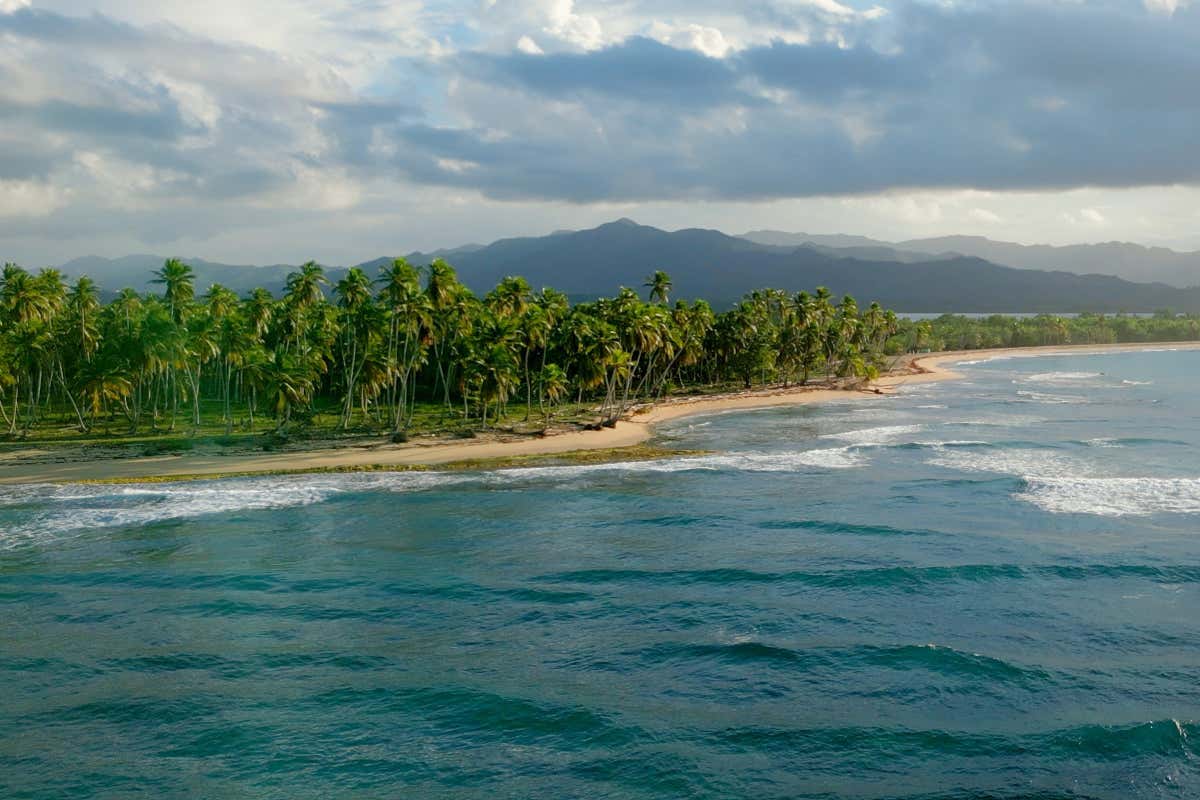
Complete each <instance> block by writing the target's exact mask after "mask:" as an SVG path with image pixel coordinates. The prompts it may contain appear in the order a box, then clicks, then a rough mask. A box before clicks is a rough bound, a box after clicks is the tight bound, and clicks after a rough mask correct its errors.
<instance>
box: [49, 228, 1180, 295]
mask: <svg viewBox="0 0 1200 800" xmlns="http://www.w3.org/2000/svg"><path fill="white" fill-rule="evenodd" d="M847 252H851V253H854V254H857V255H860V256H862V257H859V258H851V257H847V255H846V254H847ZM889 252H890V251H889V249H888V248H882V249H881V248H878V247H875V246H873V245H854V246H852V247H851V248H849V249H848V250H847V249H845V248H833V249H831V248H829V247H828V246H826V245H805V246H800V247H790V246H782V245H764V244H756V243H754V242H751V241H748V240H746V239H742V238H738V237H733V236H727V235H726V234H724V233H721V232H719V231H714V230H701V229H688V230H681V231H674V232H667V231H662V230H658V229H657V228H651V227H647V226H644V225H638V224H636V223H634V222H632V221H630V220H619V221H617V222H612V223H609V224H607V225H601V226H600V227H598V228H593V229H590V230H584V231H574V232H559V233H555V234H552V235H550V236H543V237H522V238H514V239H502V240H500V241H497V242H494V243H492V244H490V245H487V246H477V245H472V246H467V247H463V248H455V249H453V250H444V251H439V252H438V253H428V254H423V253H413V254H411V255H410V256H409V258H410V260H411V261H413V263H415V264H418V265H419V264H426V263H428V262H429V261H430V260H431V259H432V258H433V257H437V256H439V255H440V256H441V257H444V258H447V260H449V261H450V262H451V263H452V264H453V265H454V266H455V267H456V268H457V269H458V272H459V275H460V277H461V278H462V280H463V281H464V282H465V283H466V284H467V285H468V286H470V287H471V288H472V289H473V290H475V291H476V292H478V293H480V294H483V293H486V292H487V291H488V290H490V289H491V288H492V287H493V286H494V285H495V284H496V283H497V282H498V281H499V280H500V279H501V278H503V277H505V276H506V275H523V276H524V277H525V278H526V279H527V280H528V281H529V283H530V284H531V285H532V286H533V287H534V288H535V289H537V288H541V287H543V286H552V287H555V288H557V289H560V290H562V291H565V292H567V294H568V295H570V296H571V297H572V298H573V299H576V300H582V299H591V298H595V297H598V296H601V295H611V294H612V293H613V292H614V291H616V289H617V287H619V286H629V287H632V288H635V289H636V290H637V291H639V292H644V289H643V288H642V284H643V283H644V281H645V278H646V276H647V275H649V274H650V273H651V272H653V271H654V270H656V269H663V270H666V271H667V272H669V273H670V274H671V276H672V277H673V279H674V282H675V296H677V297H686V298H698V297H702V298H705V299H707V300H709V301H710V302H712V303H713V304H714V305H715V306H718V307H726V306H728V305H730V304H732V303H733V302H735V301H736V300H737V299H738V298H739V297H740V296H741V295H743V294H744V293H746V292H748V291H750V290H752V289H755V288H762V287H777V288H781V289H786V290H788V291H798V290H800V289H808V290H812V289H814V288H815V287H817V286H820V285H824V286H828V287H829V288H830V289H831V290H832V291H833V292H834V293H835V294H839V295H840V294H842V293H849V294H852V295H854V296H855V297H856V298H857V299H858V300H859V301H860V302H861V303H867V302H870V301H872V300H878V301H879V302H880V303H883V304H884V305H886V306H889V307H891V308H894V309H897V310H899V311H907V312H940V311H961V312H1018V311H1021V312H1031V311H1048V312H1055V311H1062V312H1066V311H1105V312H1115V311H1153V310H1156V309H1159V308H1167V307H1169V308H1174V309H1177V310H1180V311H1200V289H1194V290H1180V289H1176V288H1173V287H1170V286H1166V285H1163V284H1135V283H1130V282H1127V281H1124V280H1121V279H1118V278H1114V277H1111V276H1100V275H1076V274H1071V273H1068V272H1045V271H1033V270H1018V269H1013V268H1010V267H1005V266H999V265H996V264H993V263H990V262H988V261H985V260H983V259H979V258H973V257H965V256H947V255H940V256H933V257H929V258H927V259H925V260H921V259H920V258H918V257H915V256H913V254H912V253H908V254H907V255H906V256H905V258H904V260H899V259H897V258H883V257H878V256H879V255H886V254H888V253H889ZM388 260H390V259H387V258H379V259H375V260H373V261H369V262H364V263H363V264H362V266H363V268H364V269H366V270H367V272H368V273H369V274H370V275H371V276H372V277H374V276H375V275H376V274H377V273H378V269H379V266H380V265H382V264H384V263H386V262H387V261H388ZM162 261H163V259H162V258H161V257H159V256H128V257H126V258H121V259H113V260H109V259H99V258H85V259H77V260H76V261H73V262H70V263H69V264H66V265H64V267H63V269H64V271H65V272H67V273H68V274H69V275H70V276H72V277H74V276H77V275H79V274H82V273H87V274H90V275H91V277H92V278H94V279H95V280H96V281H97V282H98V283H99V284H100V285H101V286H102V287H103V288H104V289H105V290H106V293H111V292H114V291H116V290H117V289H120V288H121V287H124V286H133V287H134V288H137V289H140V290H143V291H145V290H152V291H159V290H160V287H157V286H155V285H154V284H152V283H151V280H152V272H153V271H154V270H155V269H157V268H158V267H160V266H161V264H162ZM188 263H190V264H192V266H193V267H194V268H195V269H196V274H197V280H196V288H197V291H198V292H199V293H203V292H204V291H206V290H207V289H208V287H209V286H210V285H211V284H212V283H214V282H219V283H222V284H224V285H226V286H228V287H229V288H231V289H233V290H235V291H237V292H238V293H245V292H247V291H249V290H250V289H252V288H254V287H256V286H264V287H266V288H267V289H270V290H272V291H274V292H277V293H278V292H280V291H281V290H282V289H283V286H284V283H285V281H286V278H287V274H288V273H289V272H291V271H292V270H293V269H295V267H293V266H288V265H274V266H269V267H250V266H235V265H230V264H218V263H213V262H208V261H203V260H199V259H193V260H189V262H188ZM326 274H327V275H328V277H329V279H330V282H331V283H335V282H336V281H337V280H338V279H340V278H341V277H342V276H343V275H344V274H345V268H338V267H334V268H328V269H327V270H326Z"/></svg>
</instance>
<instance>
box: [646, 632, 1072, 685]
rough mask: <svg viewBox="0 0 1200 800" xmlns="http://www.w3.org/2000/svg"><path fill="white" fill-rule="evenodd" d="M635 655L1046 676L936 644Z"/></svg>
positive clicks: (721, 647)
mask: <svg viewBox="0 0 1200 800" xmlns="http://www.w3.org/2000/svg"><path fill="white" fill-rule="evenodd" d="M639 656H640V657H641V658H643V659H644V660H647V661H655V662H658V661H707V660H713V661H723V662H728V663H732V664H760V665H764V666H775V667H783V668H801V669H813V668H820V667H826V668H836V669H839V670H840V671H845V672H853V671H857V670H860V669H861V668H862V667H863V666H871V667H882V668H885V669H893V670H904V671H909V670H925V671H928V672H936V673H938V674H941V675H946V676H951V677H962V678H980V679H986V680H989V681H1006V682H1014V683H1026V684H1032V683H1037V682H1044V681H1046V680H1048V678H1049V676H1048V674H1047V673H1046V672H1044V671H1043V670H1040V669H1037V668H1034V667H1022V666H1019V665H1017V664H1013V663H1011V662H1008V661H1005V660H1003V659H999V658H995V657H991V656H985V655H981V654H979V653H969V652H965V651H962V650H956V649H955V648H953V647H946V646H943V645H937V644H920V645H897V646H880V645H860V646H856V647H844V648H830V647H805V648H793V647H787V646H784V645H778V644H769V643H767V642H760V641H753V640H748V641H734V642H727V643H726V642H717V643H687V642H669V643H662V644H658V645H654V646H651V647H649V648H646V649H645V650H643V651H642V652H640V653H639Z"/></svg>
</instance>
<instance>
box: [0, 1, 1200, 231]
mask: <svg viewBox="0 0 1200 800" xmlns="http://www.w3.org/2000/svg"><path fill="white" fill-rule="evenodd" d="M91 3H92V4H93V5H94V8H95V13H88V14H87V15H86V16H83V15H80V13H79V4H78V2H77V0H39V3H38V4H37V5H36V8H34V7H30V6H29V4H28V3H25V2H18V1H16V0H0V186H2V187H4V189H5V190H6V191H8V193H9V194H10V198H8V199H6V201H5V203H4V204H3V208H4V211H3V212H2V213H3V214H5V215H6V216H5V218H6V219H9V220H11V219H13V211H12V209H14V208H17V207H19V206H21V203H22V202H23V203H24V204H25V205H26V206H27V207H28V209H30V215H27V217H29V218H36V220H38V221H39V224H41V223H44V224H45V225H46V230H47V231H49V230H51V228H53V226H55V225H57V226H58V229H59V231H60V232H61V235H62V237H69V236H72V235H85V233H86V235H94V234H95V231H96V230H98V229H101V228H103V227H104V226H105V225H108V226H109V227H112V226H117V225H122V226H129V228H130V229H131V230H132V232H133V233H132V234H131V235H136V236H137V237H140V239H141V240H143V241H149V240H154V241H162V240H171V239H172V237H176V238H186V237H188V236H195V235H198V234H197V232H198V231H207V232H212V231H221V230H223V229H225V230H229V231H237V230H246V231H249V230H250V229H251V228H252V227H254V226H262V225H264V224H270V225H275V226H281V227H279V230H285V229H286V230H287V231H289V232H294V231H296V230H308V231H311V232H312V233H311V235H312V237H313V238H314V239H319V238H320V236H321V232H322V231H325V230H328V231H332V232H336V231H337V230H339V229H340V228H339V227H338V226H359V225H366V224H368V221H369V222H370V223H371V224H381V223H380V222H379V221H380V220H381V219H383V218H384V217H385V216H386V211H387V209H389V208H396V207H398V204H399V203H400V200H399V198H407V197H416V196H420V197H422V198H423V203H424V205H423V206H422V208H424V209H425V210H426V213H429V214H433V213H436V212H437V211H438V210H442V211H445V212H446V213H451V212H452V211H454V210H455V209H459V208H469V207H476V208H487V209H488V211H489V213H493V212H494V209H495V208H496V207H497V202H503V203H510V204H513V203H518V202H519V203H529V204H542V206H541V207H544V208H549V207H554V208H564V209H568V210H565V211H563V212H562V213H563V215H564V216H570V215H571V214H574V213H576V212H575V211H572V210H569V209H571V208H574V207H575V206H579V205H581V204H592V205H593V206H594V207H596V208H604V209H608V208H615V207H617V206H620V205H621V204H639V203H641V204H649V203H654V204H672V203H673V204H678V205H682V204H694V203H695V201H698V200H702V201H706V202H709V203H766V202H772V201H781V202H782V201H791V200H794V199H796V198H825V197H839V198H845V197H853V198H868V199H870V202H875V205H874V206H873V208H874V209H875V210H876V212H877V213H878V214H880V215H889V216H890V218H891V219H893V220H896V221H898V222H899V223H903V224H911V225H922V226H926V227H930V226H938V225H950V224H971V223H974V224H989V225H997V226H998V225H1001V224H1009V222H1011V221H1012V220H1013V218H1014V215H1013V214H1012V213H1011V210H1010V209H1006V208H1004V207H1003V206H1001V205H998V204H996V203H994V202H993V201H992V200H991V199H989V200H987V201H985V202H984V203H982V204H973V201H971V202H968V201H963V202H961V203H959V202H957V201H955V202H949V201H946V200H945V199H944V198H945V197H947V196H951V195H952V194H953V193H955V192H959V191H960V190H967V189H979V190H987V191H992V192H1016V191H1027V192H1059V191H1061V190H1064V189H1075V188H1081V187H1090V188H1091V189H1096V188H1111V189H1128V188H1130V187H1147V186H1166V185H1200V158H1197V155H1196V148H1195V131H1196V130H1198V129H1200V107H1197V106H1196V104H1195V103H1194V102H1192V100H1191V98H1192V96H1193V95H1194V93H1195V88H1194V86H1193V85H1192V84H1193V83H1194V76H1195V75H1196V74H1200V14H1197V13H1196V8H1195V7H1194V6H1189V5H1188V4H1187V3H1186V2H1183V1H1182V0H1148V1H1147V2H1145V3H1143V2H1142V0H1091V1H1090V2H1087V3H1078V2H1071V3H1064V2H1061V1H1060V0H1012V1H1011V2H1009V1H1005V2H1001V0H973V1H972V2H969V3H966V2H938V3H931V2H923V1H921V0H897V1H896V2H890V3H886V4H885V6H886V7H882V6H876V5H874V4H871V3H869V2H865V1H864V0H853V1H852V0H747V2H745V3H738V4H730V3H727V2H721V1H720V0H656V1H655V2H650V1H649V0H627V1H626V2H622V3H606V2H600V0H483V2H481V3H478V4H477V3H474V2H473V1H472V2H468V0H397V1H396V2H387V3H384V2H376V0H365V1H364V0H261V2H258V3H253V4H246V3H241V2H237V1H236V0H211V2H210V3H206V4H203V6H198V5H196V4H195V3H192V2H190V0H161V2H158V3H154V4H146V3H138V2H134V1H133V0H91ZM91 8H92V6H89V12H90V11H91ZM14 197H19V198H23V200H22V201H21V202H18V201H16V200H13V199H12V198H14ZM439 197H443V198H445V199H444V201H443V202H442V204H441V205H438V204H437V203H438V201H437V198H439ZM938 198H942V199H938ZM838 202H839V201H836V200H835V201H833V206H835V207H841V206H838ZM1092 202H1094V203H1095V205H1094V206H1091V205H1084V204H1081V203H1078V202H1074V201H1073V202H1072V204H1071V206H1070V207H1069V208H1067V209H1055V210H1054V211H1053V212H1051V213H1049V215H1048V217H1047V218H1048V219H1051V220H1057V219H1059V218H1060V215H1062V214H1069V215H1070V219H1071V220H1074V223H1075V224H1078V225H1080V226H1085V225H1088V224H1090V225H1099V224H1102V223H1101V222H1097V221H1095V220H1089V218H1088V215H1086V214H1085V213H1084V212H1085V211H1087V210H1088V209H1089V208H1090V209H1091V210H1096V209H1099V208H1103V209H1105V211H1106V213H1105V214H1104V215H1102V216H1104V217H1105V219H1106V220H1107V222H1106V223H1104V224H1109V225H1111V224H1114V223H1115V214H1113V213H1108V212H1109V210H1110V208H1111V205H1110V204H1109V203H1108V202H1106V201H1103V200H1095V201H1092V200H1089V201H1088V203H1089V204H1090V203H1092ZM600 204H605V205H603V206H601V205H600ZM452 205H453V208H451V206H452ZM984 206H986V207H984ZM513 207H517V206H513ZM691 207H696V206H694V205H692V206H691ZM846 207H847V208H848V207H849V206H846ZM331 211H336V212H337V214H336V218H335V217H334V215H332V214H330V213H329V212H331ZM321 213H324V214H325V216H324V217H321V216H320V215H321ZM463 213H465V212H463ZM597 213H599V212H597ZM31 215H32V216H31ZM988 215H992V216H994V217H995V219H993V218H992V216H988ZM1063 219H1065V217H1063ZM189 220H190V221H189ZM323 226H325V227H323ZM747 227H750V226H747ZM10 230H16V229H10ZM30 230H31V229H30ZM29 235H30V236H32V235H34V234H29ZM230 235H231V236H232V234H230ZM245 235H246V236H250V235H251V234H250V233H246V234H245ZM254 235H259V234H258V233H257V232H256V233H255V234H254ZM263 235H265V234H263ZM47 236H50V234H47ZM463 238H474V237H473V236H465V237H463Z"/></svg>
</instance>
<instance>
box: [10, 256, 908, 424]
mask: <svg viewBox="0 0 1200 800" xmlns="http://www.w3.org/2000/svg"><path fill="white" fill-rule="evenodd" d="M154 282H155V285H156V287H157V291H153V292H150V293H146V294H139V293H138V292H135V291H133V290H131V289H124V290H121V291H119V292H117V293H116V294H114V295H111V296H109V297H107V298H104V299H102V295H101V290H100V287H98V286H97V285H96V284H95V283H94V282H93V281H92V280H90V279H89V278H87V277H81V278H79V279H78V280H76V281H74V282H73V283H70V284H68V283H67V281H66V280H64V277H63V276H62V274H60V273H59V272H58V271H56V270H53V269H45V270H41V271H40V272H37V273H33V272H30V271H27V270H25V269H23V268H21V267H19V266H17V265H15V264H7V265H5V267H4V271H3V275H2V276H0V419H2V421H3V425H4V431H6V432H7V434H8V435H10V436H21V437H28V436H30V435H31V434H33V433H34V432H35V431H46V430H50V429H55V430H60V431H62V430H67V429H71V430H73V431H76V432H88V431H92V430H94V429H99V430H101V431H104V432H109V433H112V434H114V435H122V436H130V435H150V434H167V433H172V432H177V434H188V433H194V432H196V431H198V430H200V429H201V428H206V429H208V430H211V429H212V428H213V427H214V420H216V421H217V422H216V423H215V427H217V428H218V429H219V430H220V431H221V432H223V433H224V434H226V435H232V434H235V433H248V432H253V431H256V430H262V429H263V428H264V427H266V428H268V429H270V430H274V431H277V432H281V431H287V430H289V429H296V428H303V427H311V426H313V425H314V424H317V425H319V426H324V427H325V428H329V429H333V430H336V431H342V432H353V431H371V432H376V433H378V432H390V433H392V434H393V435H394V436H395V437H396V438H397V439H403V438H404V437H405V436H406V435H407V434H408V433H409V432H410V431H413V430H415V429H418V428H420V429H428V428H430V427H441V428H454V426H459V427H460V428H461V427H464V426H472V427H485V428H486V427H489V426H494V425H496V424H497V423H498V422H501V421H504V422H506V423H509V424H522V423H523V424H525V425H526V427H527V428H532V429H536V428H538V427H544V426H545V425H547V424H548V423H549V422H550V421H551V420H552V419H553V418H554V416H555V414H556V413H559V412H560V411H561V409H562V407H563V406H564V405H570V406H572V407H573V408H574V409H575V410H576V411H577V412H580V413H582V414H583V415H584V416H590V417H591V418H593V419H594V420H596V421H597V422H608V423H610V424H611V422H612V421H613V420H615V419H617V418H618V417H620V416H621V415H622V414H624V413H626V411H627V410H628V409H629V408H630V407H631V406H633V405H634V404H637V403H642V402H646V401H648V400H652V399H655V398H659V397H661V396H663V395H664V394H669V393H678V392H685V391H697V390H699V389H701V388H702V387H708V388H711V387H717V386H723V385H726V384H732V385H735V386H738V387H750V386H753V385H756V384H764V383H772V382H782V383H793V382H796V383H806V382H809V381H811V380H814V379H816V378H820V379H822V380H825V379H838V378H861V377H870V376H873V375H875V374H876V373H877V371H878V370H879V369H880V368H881V366H883V364H884V358H885V354H886V353H887V352H888V351H889V349H891V350H895V348H896V344H895V334H896V333H897V332H898V331H899V330H900V329H901V322H900V320H898V319H897V318H896V316H895V314H893V313H892V312H890V311H886V310H884V309H882V308H880V307H879V306H878V304H871V305H870V306H869V307H867V308H866V309H865V310H864V309H860V308H859V306H858V304H857V303H856V302H855V300H854V299H853V298H851V297H843V298H841V299H840V300H839V299H835V298H834V297H833V296H832V295H831V293H830V292H829V291H828V290H826V289H824V288H819V289H817V290H816V291H815V292H813V293H811V294H810V293H807V292H800V293H798V294H794V295H793V294H789V293H786V292H783V291H779V290H759V291H755V292H752V293H750V294H749V295H747V296H746V297H745V298H744V299H743V300H742V301H741V302H739V303H738V304H737V305H735V306H734V307H733V308H731V309H728V310H725V311H722V312H720V313H718V312H716V311H714V309H712V308H711V307H710V306H709V304H708V303H706V302H705V301H703V300H695V301H692V302H687V301H683V300H675V301H674V302H672V294H673V292H674V286H673V285H672V282H671V278H670V276H668V275H667V274H666V273H664V272H661V271H660V272H655V273H654V274H653V275H651V276H649V277H648V278H647V280H646V284H645V286H644V287H641V288H642V289H644V290H645V292H644V296H643V295H642V294H639V293H638V292H637V291H635V290H633V289H629V288H621V289H620V290H619V291H618V292H617V293H616V294H615V295H614V296H612V297H607V298H602V299H598V300H594V301H590V302H581V303H574V304H572V303H570V302H569V301H568V299H567V297H566V296H565V295H563V294H562V293H560V292H558V291H555V290H554V289H551V288H541V289H537V290H535V289H534V288H532V287H530V286H529V284H528V283H527V282H526V281H525V280H524V279H522V278H520V277H508V278H504V279H503V280H502V281H500V283H499V284H498V285H496V286H495V287H494V288H493V289H492V290H491V291H489V292H488V293H487V294H486V295H484V296H482V297H480V296H477V295H476V294H475V293H473V292H472V291H471V290H470V289H468V288H467V287H466V286H465V285H464V284H463V283H462V282H461V281H459V279H458V277H457V275H456V274H455V271H454V268H453V267H452V266H450V265H449V264H447V263H446V262H444V261H441V260H435V261H433V262H432V263H431V264H428V265H426V266H423V267H417V266H414V265H412V264H409V263H408V262H407V261H405V260H404V259H396V260H395V261H393V262H391V263H390V264H388V265H386V266H385V267H384V268H382V269H381V270H380V271H379V273H378V274H376V275H368V274H367V273H366V272H364V271H363V270H362V269H357V268H356V269H351V270H349V271H348V272H347V273H346V274H345V276H344V277H343V278H342V279H341V280H338V281H337V282H336V283H335V284H334V285H330V284H329V282H328V281H327V279H326V277H325V273H324V270H323V269H322V268H321V267H320V266H319V265H317V264H316V263H313V262H309V263H307V264H304V265H303V266H301V267H299V268H298V269H296V270H295V271H294V272H293V273H292V274H291V275H290V276H289V277H288V279H287V285H286V289H285V290H284V291H283V293H282V295H281V296H278V297H276V296H274V295H272V294H271V293H270V292H268V291H267V290H265V289H256V290H254V291H252V292H250V293H248V294H247V295H246V296H242V297H239V296H237V295H236V294H235V293H234V292H232V291H230V290H229V289H227V288H225V287H222V286H220V285H213V286H211V287H208V288H206V289H204V290H203V291H198V287H197V286H196V279H195V273H194V272H193V270H192V269H191V268H190V267H189V266H188V265H187V264H185V263H183V262H182V261H179V260H177V259H171V260H168V261H166V262H165V263H164V264H163V266H162V268H161V269H159V270H158V271H157V272H156V274H155V276H154ZM105 299H106V300H107V301H104V300H105ZM267 420H269V422H267ZM418 422H419V424H418Z"/></svg>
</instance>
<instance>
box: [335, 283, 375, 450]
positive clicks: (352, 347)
mask: <svg viewBox="0 0 1200 800" xmlns="http://www.w3.org/2000/svg"><path fill="white" fill-rule="evenodd" d="M334 294H336V295H337V303H338V308H339V309H341V312H340V314H339V317H340V322H341V328H342V332H341V337H340V338H341V342H340V344H341V362H342V380H343V381H344V385H345V390H346V394H345V396H344V397H343V399H342V418H341V422H340V424H339V427H340V428H341V429H342V430H345V429H346V427H347V426H348V425H349V424H350V417H351V415H352V414H353V411H354V390H355V388H356V386H357V384H358V378H359V372H360V371H361V370H362V367H363V364H364V362H365V361H366V357H367V348H368V347H369V345H370V341H369V339H370V332H371V324H370V322H371V319H370V312H371V310H372V309H373V306H372V303H371V279H370V278H368V277H367V274H366V273H365V272H363V271H362V270H361V269H359V268H358V267H354V268H353V269H351V270H350V271H349V272H347V273H346V277H344V278H342V279H341V280H340V281H338V283H337V286H336V287H335V288H334Z"/></svg>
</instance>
